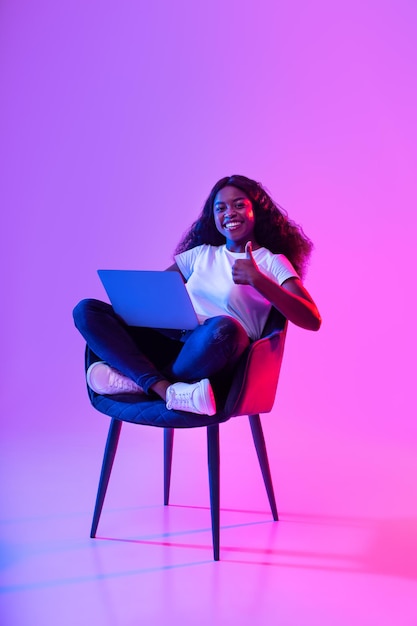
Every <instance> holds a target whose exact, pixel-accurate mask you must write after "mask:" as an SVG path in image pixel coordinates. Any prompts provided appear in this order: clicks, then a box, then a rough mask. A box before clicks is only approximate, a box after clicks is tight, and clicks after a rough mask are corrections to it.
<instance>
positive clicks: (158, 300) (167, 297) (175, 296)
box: [97, 270, 199, 330]
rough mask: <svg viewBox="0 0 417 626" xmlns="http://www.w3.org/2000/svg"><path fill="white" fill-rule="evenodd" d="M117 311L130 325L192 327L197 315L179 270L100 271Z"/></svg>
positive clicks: (196, 323) (184, 328) (99, 273)
mask: <svg viewBox="0 0 417 626" xmlns="http://www.w3.org/2000/svg"><path fill="white" fill-rule="evenodd" d="M97 273H98V275H99V277H100V280H101V282H102V283H103V286H104V289H105V290H106V293H107V295H108V297H109V299H110V302H111V303H112V306H113V309H114V310H115V312H116V313H117V314H118V315H120V317H121V318H122V319H123V320H124V321H125V322H126V324H128V325H129V326H145V327H148V328H170V329H179V330H192V329H194V328H196V327H197V326H198V323H199V322H198V318H197V314H196V312H195V311H194V308H193V305H192V303H191V300H190V296H189V295H188V292H187V289H186V287H185V284H184V281H183V279H182V277H181V274H179V272H175V271H166V272H160V271H148V270H97Z"/></svg>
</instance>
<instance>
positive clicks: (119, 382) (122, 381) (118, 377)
mask: <svg viewBox="0 0 417 626" xmlns="http://www.w3.org/2000/svg"><path fill="white" fill-rule="evenodd" d="M109 385H110V387H115V388H116V389H122V390H128V389H134V388H135V384H134V382H133V381H130V380H128V379H126V378H124V377H123V375H122V374H119V373H118V372H113V371H112V372H110V376H109Z"/></svg>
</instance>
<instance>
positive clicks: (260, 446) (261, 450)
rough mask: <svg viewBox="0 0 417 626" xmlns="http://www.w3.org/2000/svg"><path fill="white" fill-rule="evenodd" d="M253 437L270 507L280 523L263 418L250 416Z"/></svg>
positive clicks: (275, 518)
mask: <svg viewBox="0 0 417 626" xmlns="http://www.w3.org/2000/svg"><path fill="white" fill-rule="evenodd" d="M249 422H250V427H251V430H252V437H253V441H254V444H255V448H256V453H257V455H258V461H259V465H260V466H261V470H262V476H263V479H264V483H265V487H266V492H267V494H268V500H269V505H270V507H271V511H272V515H273V518H274V520H275V521H278V519H279V518H278V510H277V504H276V501H275V494H274V486H273V484H272V478H271V470H270V469H269V462H268V454H267V451H266V445H265V438H264V433H263V430H262V424H261V418H260V417H259V414H258V415H249Z"/></svg>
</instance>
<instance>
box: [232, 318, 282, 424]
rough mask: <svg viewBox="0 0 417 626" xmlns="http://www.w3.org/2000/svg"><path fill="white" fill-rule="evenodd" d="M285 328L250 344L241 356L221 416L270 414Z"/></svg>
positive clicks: (279, 366) (279, 367)
mask: <svg viewBox="0 0 417 626" xmlns="http://www.w3.org/2000/svg"><path fill="white" fill-rule="evenodd" d="M286 329H287V328H286V325H285V326H284V328H282V329H277V330H274V331H272V332H271V333H270V334H268V335H267V336H265V337H262V338H261V339H258V340H257V341H255V342H254V343H253V344H251V345H250V346H249V348H248V350H247V352H246V353H245V354H244V355H243V356H242V358H241V360H240V362H239V364H238V367H237V369H236V372H235V374H234V377H233V380H232V384H231V387H230V391H229V393H228V396H227V399H226V403H225V408H224V413H225V414H226V415H228V416H230V417H233V416H237V415H255V414H257V413H268V412H269V411H271V409H272V407H273V405H274V401H275V394H276V390H277V385H278V378H279V373H280V370H281V363H282V357H283V353H284V344H285V336H286Z"/></svg>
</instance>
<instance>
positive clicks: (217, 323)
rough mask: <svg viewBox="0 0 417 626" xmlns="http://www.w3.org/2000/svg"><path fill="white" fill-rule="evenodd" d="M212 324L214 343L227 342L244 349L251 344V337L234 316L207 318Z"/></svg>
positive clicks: (208, 323)
mask: <svg viewBox="0 0 417 626" xmlns="http://www.w3.org/2000/svg"><path fill="white" fill-rule="evenodd" d="M206 323H207V325H208V326H209V327H210V326H211V334H212V338H213V342H214V343H227V344H230V345H233V346H236V347H240V348H241V349H242V350H244V349H245V348H246V347H247V346H248V345H249V337H248V335H247V333H246V331H245V329H244V328H243V326H242V324H240V323H239V322H238V321H237V320H235V319H234V318H233V317H228V316H226V315H219V316H218V317H212V318H211V319H209V320H207V322H206Z"/></svg>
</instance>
